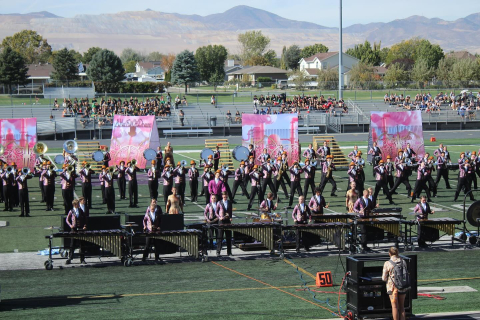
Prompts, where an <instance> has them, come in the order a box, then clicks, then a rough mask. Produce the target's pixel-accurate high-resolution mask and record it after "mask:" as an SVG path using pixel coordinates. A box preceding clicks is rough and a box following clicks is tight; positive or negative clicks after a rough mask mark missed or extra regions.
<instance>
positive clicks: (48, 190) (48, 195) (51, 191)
mask: <svg viewBox="0 0 480 320" xmlns="http://www.w3.org/2000/svg"><path fill="white" fill-rule="evenodd" d="M43 187H44V188H45V202H46V204H47V209H53V200H54V198H53V197H54V196H55V185H54V184H49V185H46V186H45V185H44V186H43Z"/></svg>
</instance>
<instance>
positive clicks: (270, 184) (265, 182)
mask: <svg viewBox="0 0 480 320" xmlns="http://www.w3.org/2000/svg"><path fill="white" fill-rule="evenodd" d="M267 186H268V187H269V188H270V191H271V192H272V193H273V198H274V199H277V190H276V189H275V185H274V184H273V181H272V178H264V179H263V183H262V199H264V198H265V192H267Z"/></svg>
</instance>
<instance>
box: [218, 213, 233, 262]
mask: <svg viewBox="0 0 480 320" xmlns="http://www.w3.org/2000/svg"><path fill="white" fill-rule="evenodd" d="M224 224H227V225H228V224H230V221H219V223H218V225H219V226H221V225H224ZM224 234H225V237H226V241H227V254H228V255H230V254H232V231H230V230H225V231H224V230H223V229H222V228H219V229H218V230H217V253H218V254H220V252H221V251H222V243H223V235H224Z"/></svg>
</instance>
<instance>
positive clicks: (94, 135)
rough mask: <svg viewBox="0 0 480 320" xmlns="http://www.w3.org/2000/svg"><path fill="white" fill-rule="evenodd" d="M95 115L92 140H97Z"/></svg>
mask: <svg viewBox="0 0 480 320" xmlns="http://www.w3.org/2000/svg"><path fill="white" fill-rule="evenodd" d="M95 122H96V121H95V117H93V139H92V140H97V133H96V132H95Z"/></svg>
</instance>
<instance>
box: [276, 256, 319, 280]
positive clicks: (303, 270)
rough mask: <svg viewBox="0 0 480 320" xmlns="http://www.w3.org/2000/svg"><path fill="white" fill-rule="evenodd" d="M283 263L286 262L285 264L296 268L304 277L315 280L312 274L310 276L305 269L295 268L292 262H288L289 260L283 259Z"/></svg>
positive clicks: (295, 266)
mask: <svg viewBox="0 0 480 320" xmlns="http://www.w3.org/2000/svg"><path fill="white" fill-rule="evenodd" d="M283 262H286V263H287V264H289V265H291V266H292V267H294V268H297V269H298V271H300V272H301V273H304V274H306V275H307V276H309V277H310V278H312V279H314V280H315V279H316V278H315V276H314V275H313V274H311V273H310V272H308V271H307V270H305V269H303V268H300V267H299V266H297V265H296V264H295V263H293V262H291V261H289V260H287V259H283Z"/></svg>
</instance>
